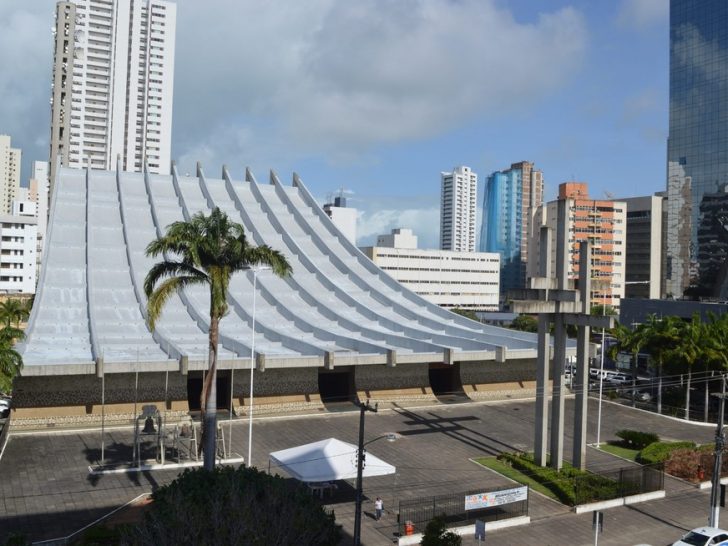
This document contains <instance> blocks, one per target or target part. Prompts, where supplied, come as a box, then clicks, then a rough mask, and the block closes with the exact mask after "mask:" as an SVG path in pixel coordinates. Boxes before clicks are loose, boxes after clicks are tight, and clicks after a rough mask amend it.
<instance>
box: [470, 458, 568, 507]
mask: <svg viewBox="0 0 728 546" xmlns="http://www.w3.org/2000/svg"><path fill="white" fill-rule="evenodd" d="M475 462H476V463H478V464H480V465H483V466H484V467H486V468H490V469H491V470H495V471H496V472H498V474H501V475H503V476H505V477H506V478H510V479H511V480H513V481H514V482H518V483H520V484H522V485H527V486H529V487H530V488H531V489H533V490H534V491H538V492H539V493H541V494H543V495H546V496H547V497H549V498H552V499H554V500H555V501H558V500H559V499H558V497H556V495H554V493H553V491H551V490H550V489H549V488H548V487H546V486H545V485H541V484H540V483H539V482H537V481H536V480H534V479H533V478H531V477H530V476H526V475H525V474H524V473H523V472H521V471H520V470H516V469H515V468H513V467H512V466H510V465H508V464H506V463H504V462H501V461H499V460H498V459H496V458H495V457H479V458H477V459H475Z"/></svg>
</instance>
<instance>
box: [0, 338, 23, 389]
mask: <svg viewBox="0 0 728 546" xmlns="http://www.w3.org/2000/svg"><path fill="white" fill-rule="evenodd" d="M24 337H25V334H23V332H22V331H21V330H18V329H17V328H13V327H12V326H6V327H5V328H2V329H0V392H10V391H12V390H13V379H14V378H15V376H16V375H18V372H20V370H21V369H22V367H23V358H22V357H21V356H20V353H18V352H17V351H16V350H15V349H14V348H13V346H14V345H15V342H16V341H18V340H21V339H23V338H24Z"/></svg>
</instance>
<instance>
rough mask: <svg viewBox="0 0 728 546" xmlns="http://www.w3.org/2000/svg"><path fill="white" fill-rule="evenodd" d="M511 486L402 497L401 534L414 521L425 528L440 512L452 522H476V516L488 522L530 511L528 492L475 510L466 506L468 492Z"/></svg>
mask: <svg viewBox="0 0 728 546" xmlns="http://www.w3.org/2000/svg"><path fill="white" fill-rule="evenodd" d="M508 489H513V488H512V487H511V488H506V489H504V488H491V489H479V490H472V491H464V492H461V493H452V494H449V495H437V496H434V497H424V498H417V499H407V500H401V501H399V515H398V518H397V519H398V524H399V533H400V536H401V535H404V534H405V525H406V524H408V523H409V524H412V525H414V529H415V531H416V532H423V531H424V530H425V526H426V525H427V523H428V522H430V521H431V520H432V519H433V518H435V517H437V516H442V517H443V519H444V520H445V522H446V523H448V524H461V525H467V524H469V523H475V520H476V519H479V520H483V521H486V522H488V521H497V520H503V519H509V518H515V517H519V516H526V515H528V493H527V494H526V498H525V500H520V501H516V502H511V503H508V504H501V505H499V506H490V507H487V508H477V509H474V510H466V509H465V497H466V496H469V495H478V494H482V493H497V492H499V491H506V490H508Z"/></svg>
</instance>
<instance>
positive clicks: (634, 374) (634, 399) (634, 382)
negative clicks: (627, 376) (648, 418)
mask: <svg viewBox="0 0 728 546" xmlns="http://www.w3.org/2000/svg"><path fill="white" fill-rule="evenodd" d="M631 369H632V407H633V408H634V407H635V406H636V405H637V353H632V364H631Z"/></svg>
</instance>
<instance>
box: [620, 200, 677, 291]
mask: <svg viewBox="0 0 728 546" xmlns="http://www.w3.org/2000/svg"><path fill="white" fill-rule="evenodd" d="M621 201H624V203H625V204H626V205H627V240H626V253H625V256H626V260H625V261H626V282H625V285H626V286H625V289H624V294H625V297H626V298H650V299H659V298H662V297H665V283H664V276H663V268H664V264H665V259H664V255H665V242H666V239H665V225H666V222H667V209H666V207H665V203H666V201H667V194H666V193H665V192H661V193H658V194H656V195H645V196H643V197H630V198H627V199H622V200H621Z"/></svg>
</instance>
